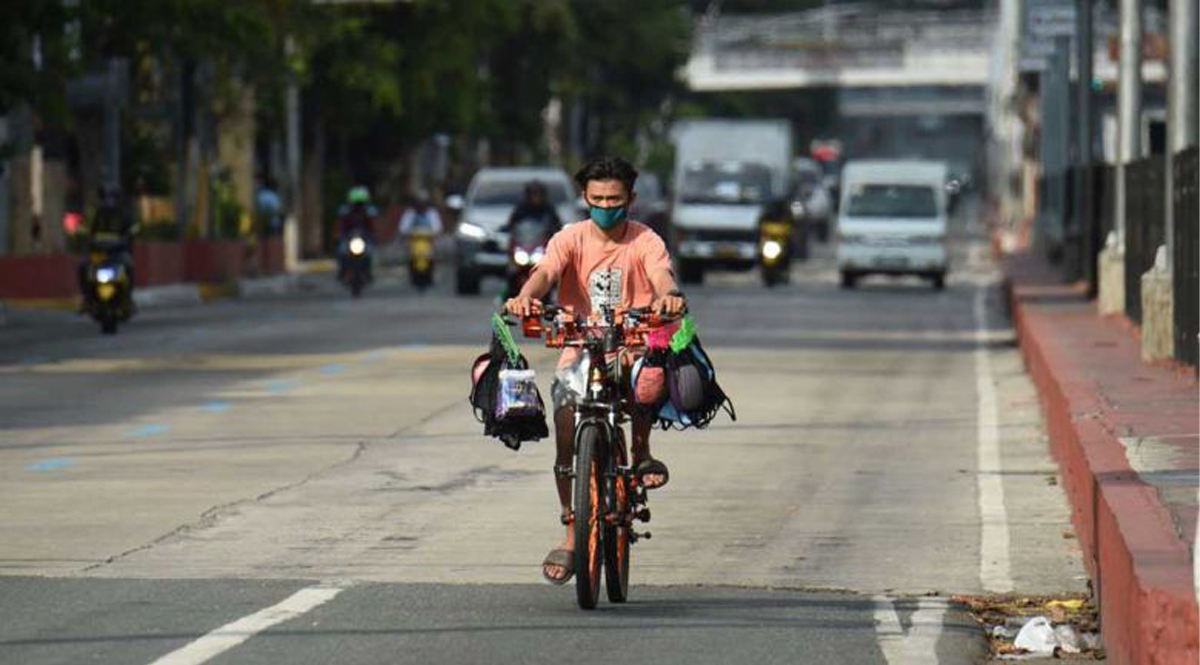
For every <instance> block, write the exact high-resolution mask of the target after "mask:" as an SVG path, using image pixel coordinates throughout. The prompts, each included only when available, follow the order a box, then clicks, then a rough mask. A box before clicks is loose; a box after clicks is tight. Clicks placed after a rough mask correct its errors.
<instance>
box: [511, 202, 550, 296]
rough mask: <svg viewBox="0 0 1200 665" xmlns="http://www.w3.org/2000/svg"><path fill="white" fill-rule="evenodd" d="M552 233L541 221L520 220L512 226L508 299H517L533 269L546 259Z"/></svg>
mask: <svg viewBox="0 0 1200 665" xmlns="http://www.w3.org/2000/svg"><path fill="white" fill-rule="evenodd" d="M549 244H550V233H549V229H548V228H547V226H546V223H545V222H544V221H542V220H539V219H532V218H530V219H519V220H517V221H516V222H514V223H513V225H512V230H511V231H510V233H509V243H508V247H509V249H508V297H510V298H513V297H516V295H517V294H518V293H520V292H521V288H522V287H524V286H525V282H527V281H529V275H530V274H532V273H533V269H534V268H535V267H537V264H538V263H541V261H542V259H544V258H545V257H546V246H547V245H549Z"/></svg>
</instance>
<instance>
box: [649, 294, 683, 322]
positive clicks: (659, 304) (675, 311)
mask: <svg viewBox="0 0 1200 665" xmlns="http://www.w3.org/2000/svg"><path fill="white" fill-rule="evenodd" d="M650 309H651V310H652V311H654V312H655V313H657V314H659V315H661V316H664V317H667V318H677V317H679V316H681V315H682V314H683V313H684V312H686V311H687V298H684V297H683V295H682V294H676V293H670V294H667V295H665V296H663V297H661V298H659V299H657V300H655V301H654V304H653V305H651V306H650Z"/></svg>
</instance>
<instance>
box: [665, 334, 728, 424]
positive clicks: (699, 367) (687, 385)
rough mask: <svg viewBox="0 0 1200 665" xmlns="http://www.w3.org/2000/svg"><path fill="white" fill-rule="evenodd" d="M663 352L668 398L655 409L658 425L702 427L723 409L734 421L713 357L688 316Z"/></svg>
mask: <svg viewBox="0 0 1200 665" xmlns="http://www.w3.org/2000/svg"><path fill="white" fill-rule="evenodd" d="M651 353H654V352H651ZM662 353H663V354H664V355H665V357H664V358H663V360H662V361H661V362H663V363H664V365H665V371H666V376H665V379H666V384H667V385H666V388H667V390H666V393H667V398H666V399H665V400H664V401H663V403H662V406H661V407H659V409H658V424H659V426H660V427H662V428H663V429H665V430H666V429H681V430H683V429H687V428H689V427H695V428H697V429H704V428H706V427H708V425H709V424H710V423H711V422H712V421H713V419H714V418H716V417H717V414H719V413H720V412H721V411H722V410H724V411H725V412H726V413H728V414H729V417H730V418H731V419H732V420H734V421H736V420H737V412H736V411H735V410H734V407H733V401H732V400H730V399H729V396H728V395H726V394H725V391H724V390H722V389H721V386H720V384H718V383H717V372H716V369H715V368H714V367H713V363H712V359H711V358H709V357H708V354H707V353H706V352H705V351H704V347H703V346H701V344H700V338H699V337H698V336H697V335H696V327H695V324H694V323H693V322H692V319H691V318H690V317H688V318H686V319H684V322H683V326H682V327H681V328H680V330H679V331H678V332H677V333H675V335H674V337H673V338H672V339H671V345H670V349H669V350H668V351H663V352H662ZM648 361H649V360H648Z"/></svg>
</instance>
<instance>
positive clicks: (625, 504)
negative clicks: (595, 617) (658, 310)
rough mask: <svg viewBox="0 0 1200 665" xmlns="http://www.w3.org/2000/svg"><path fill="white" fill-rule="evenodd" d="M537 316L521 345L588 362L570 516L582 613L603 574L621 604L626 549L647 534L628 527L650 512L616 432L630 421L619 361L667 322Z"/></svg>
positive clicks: (641, 312)
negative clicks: (531, 343)
mask: <svg viewBox="0 0 1200 665" xmlns="http://www.w3.org/2000/svg"><path fill="white" fill-rule="evenodd" d="M539 309H540V311H536V312H535V313H534V314H533V315H532V316H529V317H526V318H525V319H524V320H523V321H522V331H523V333H524V335H525V336H526V337H530V338H537V337H541V338H543V339H544V341H545V344H546V346H547V347H550V348H566V347H578V348H581V349H582V350H583V351H584V352H585V353H587V354H588V356H589V358H590V359H591V360H592V362H591V363H589V370H588V377H587V384H586V390H585V393H586V394H585V395H583V396H582V397H581V399H580V400H579V401H578V403H577V404H576V405H575V465H574V472H573V474H572V475H571V477H572V478H573V479H574V480H575V483H574V489H573V493H572V502H571V508H572V514H573V515H574V530H575V554H574V557H575V558H574V565H575V592H576V593H575V595H576V599H577V600H578V603H579V607H581V608H583V609H585V610H590V609H594V608H595V607H596V603H597V602H598V601H599V598H600V575H601V570H603V572H604V577H605V588H606V589H607V591H608V599H609V601H610V602H614V603H623V602H625V601H626V600H628V598H629V564H630V561H629V559H630V545H632V544H633V543H636V542H637V541H638V540H639V539H641V538H646V539H647V540H649V539H650V537H651V534H650V532H648V531H647V532H645V533H637V532H636V531H634V530H633V522H634V520H639V521H642V522H649V521H650V509H649V508H648V507H647V506H646V489H645V488H644V487H642V486H641V485H640V483H639V482H638V479H637V476H636V474H635V473H634V472H633V469H632V468H631V467H630V465H629V455H628V450H627V448H626V445H625V434H624V431H623V429H622V426H623V425H624V424H625V422H627V421H628V420H629V414H628V412H627V411H626V404H627V395H626V392H625V390H623V386H626V385H627V384H628V377H627V368H626V367H625V366H624V363H622V362H621V357H620V353H621V352H622V351H624V350H627V349H637V348H644V347H645V346H646V336H647V335H648V334H649V333H650V332H651V331H652V330H654V329H655V328H659V327H662V326H663V325H665V324H666V323H667V322H666V321H664V320H663V319H662V318H661V317H660V316H659V315H657V314H653V313H651V312H650V311H649V310H648V308H640V309H632V310H628V311H626V312H624V313H623V314H618V313H617V312H616V311H615V310H614V309H613V308H611V307H605V308H602V309H601V311H600V313H599V315H598V316H596V317H593V318H590V319H583V320H580V319H579V318H577V317H576V316H575V315H574V314H573V313H572V312H571V311H570V310H568V309H564V308H561V307H556V306H553V305H542V306H541V307H540V308H539ZM610 357H615V358H614V359H613V360H611V361H610V360H609V358H610ZM581 479H582V480H585V481H586V482H583V481H581Z"/></svg>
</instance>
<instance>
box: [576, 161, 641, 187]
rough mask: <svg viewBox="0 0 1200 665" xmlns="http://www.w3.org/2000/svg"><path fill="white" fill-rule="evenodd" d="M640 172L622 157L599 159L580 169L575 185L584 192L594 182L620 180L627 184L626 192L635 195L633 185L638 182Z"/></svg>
mask: <svg viewBox="0 0 1200 665" xmlns="http://www.w3.org/2000/svg"><path fill="white" fill-rule="evenodd" d="M637 177H638V172H637V169H635V168H633V165H632V164H630V163H629V162H627V161H625V160H624V159H621V158H620V157H597V158H596V159H593V160H592V161H590V162H588V163H587V164H585V165H584V167H583V168H581V169H579V172H578V173H576V174H575V183H576V184H578V185H579V188H580V189H582V190H585V191H586V190H587V185H588V183H589V182H591V181H592V180H620V181H621V182H622V183H624V184H625V191H626V192H627V193H629V194H632V193H633V184H634V183H635V182H637Z"/></svg>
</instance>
